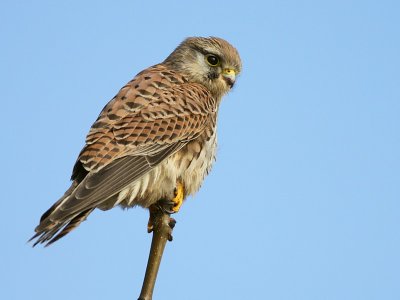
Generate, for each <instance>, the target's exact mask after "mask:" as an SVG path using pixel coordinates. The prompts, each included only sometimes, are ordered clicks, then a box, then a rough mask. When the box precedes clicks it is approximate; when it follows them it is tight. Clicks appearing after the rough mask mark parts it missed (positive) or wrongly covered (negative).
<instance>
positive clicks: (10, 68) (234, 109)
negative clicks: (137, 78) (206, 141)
mask: <svg viewBox="0 0 400 300" xmlns="http://www.w3.org/2000/svg"><path fill="white" fill-rule="evenodd" d="M399 14H400V4H399V2H398V1H351V0H347V1H340V0H339V1H294V0H292V1H290V0H288V1H243V2H239V1H238V2H222V1H221V2H216V1H209V0H204V1H200V2H198V1H197V2H192V3H188V2H183V1H164V2H161V1H159V3H157V2H144V1H108V2H106V1H64V2H57V1H10V0H8V1H7V0H6V1H2V3H1V4H0V32H1V42H2V43H1V44H2V46H1V47H0V79H1V80H0V82H1V83H0V84H1V91H2V100H1V101H2V112H3V114H2V123H3V125H4V126H3V132H2V145H3V146H2V147H1V153H2V155H1V156H2V172H1V175H0V178H1V182H2V194H3V195H2V201H1V202H0V208H1V211H2V217H1V221H0V222H1V223H0V225H1V226H0V228H1V229H0V230H1V233H2V240H3V242H2V243H3V245H2V247H1V250H0V254H1V268H0V282H1V288H0V298H1V299H55V298H56V299H59V300H61V299H97V300H100V299H136V298H135V297H137V296H138V295H139V291H140V287H141V284H142V279H143V275H144V270H145V265H146V262H147V256H148V250H149V245H150V239H151V235H148V234H147V233H146V224H147V217H148V216H147V212H146V211H145V210H143V209H140V208H136V209H131V210H128V211H122V210H120V209H118V208H117V209H113V210H111V211H108V212H101V211H97V212H95V213H93V214H92V215H90V217H89V218H88V221H87V222H85V223H83V224H82V225H81V226H80V227H79V228H78V229H77V230H76V231H74V232H73V233H71V234H70V235H68V236H67V237H65V238H63V239H62V240H60V241H59V242H57V243H56V244H54V245H53V246H52V247H49V248H46V249H43V248H41V247H38V248H34V249H32V248H31V247H30V245H28V244H26V240H27V239H28V238H29V237H30V236H31V235H32V233H33V229H34V227H35V226H36V225H37V222H38V220H39V217H40V215H41V214H42V213H43V212H44V211H45V210H46V209H47V208H48V207H49V206H50V205H51V204H52V203H53V202H54V201H56V200H57V199H58V197H60V196H61V195H62V194H63V193H64V191H65V189H66V188H67V187H68V185H69V177H70V174H71V171H72V166H73V164H74V162H75V159H76V156H77V154H78V153H79V151H80V149H81V147H82V146H83V143H84V138H85V135H86V133H87V132H88V129H89V127H90V126H91V124H92V122H93V121H94V120H95V118H96V116H97V115H98V113H99V112H100V110H101V108H102V107H103V106H104V105H105V104H106V102H107V101H108V100H110V99H111V98H112V97H113V96H114V94H115V93H116V92H117V91H118V89H119V88H120V87H122V86H123V85H124V84H125V83H126V82H127V81H129V80H130V79H131V78H132V77H133V76H134V75H135V74H136V73H137V72H139V71H140V70H142V69H144V68H146V67H148V66H150V65H153V64H156V63H158V62H160V61H162V60H163V59H164V58H165V57H166V56H167V55H168V54H169V53H170V52H171V51H172V50H173V49H174V48H175V47H176V45H177V44H178V43H179V42H181V40H182V39H184V38H185V37H187V36H193V35H201V36H210V35H213V36H220V37H223V38H225V39H227V40H229V41H230V42H231V43H232V44H234V45H235V46H236V47H237V48H238V50H239V51H240V53H241V56H242V60H243V73H242V75H241V76H240V78H239V80H238V82H237V86H236V87H235V89H234V91H233V92H232V93H230V94H229V95H228V96H227V97H226V98H225V100H224V101H223V103H222V106H221V110H220V117H219V125H218V126H219V150H218V159H217V163H216V164H215V167H214V168H213V170H212V173H211V174H210V176H209V177H208V178H207V179H206V181H205V183H204V185H203V188H202V189H201V191H200V192H199V193H198V194H197V195H196V196H195V197H194V198H190V199H188V201H187V202H186V203H185V204H184V206H183V207H182V209H181V211H180V212H179V214H177V215H176V216H175V218H176V220H177V222H178V223H177V226H176V228H175V230H174V241H173V243H169V244H168V245H167V248H166V252H165V254H164V258H163V261H162V265H161V269H160V273H159V278H158V281H157V284H156V289H155V294H154V299H185V300H188V299H189V300H192V299H194V300H196V299H241V300H242V299H274V300H275V299H279V300H292V299H296V300H303V299H304V300H314V299H315V300H321V299H324V300H325V299H340V300H354V299H362V300H368V299H385V300H390V299H400V285H399V279H400V255H399V253H400V234H399V226H400V204H399V200H400V184H399V183H400V157H399V153H400V136H399V129H400V118H399V115H400V74H399V73H400V71H399V70H400V55H399V53H400V39H399V36H400V21H399Z"/></svg>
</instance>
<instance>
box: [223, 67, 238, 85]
mask: <svg viewBox="0 0 400 300" xmlns="http://www.w3.org/2000/svg"><path fill="white" fill-rule="evenodd" d="M222 76H223V77H224V80H225V82H226V83H227V84H228V85H229V87H230V88H232V87H233V85H234V84H235V80H236V72H235V70H233V69H224V70H223V71H222Z"/></svg>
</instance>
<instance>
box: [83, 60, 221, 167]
mask: <svg viewBox="0 0 400 300" xmlns="http://www.w3.org/2000/svg"><path fill="white" fill-rule="evenodd" d="M215 111H216V103H215V100H214V99H213V98H212V96H211V95H210V94H209V92H208V91H207V90H206V89H205V87H203V86H202V85H199V84H194V83H187V81H186V79H185V78H184V77H183V76H181V75H178V74H177V73H175V72H172V71H169V70H167V69H166V68H165V67H164V66H162V65H156V66H154V67H151V68H149V69H147V70H145V71H143V72H141V73H139V74H138V75H137V76H136V77H135V78H134V79H133V80H132V81H130V82H129V83H128V84H127V85H125V86H124V87H123V88H122V89H121V90H120V92H119V93H118V94H117V95H116V96H115V97H114V99H113V100H111V101H110V102H109V103H108V104H107V105H106V107H105V108H104V109H103V111H102V112H101V114H100V116H99V117H98V119H97V121H96V122H95V123H94V124H93V126H92V128H91V130H90V132H89V134H88V136H87V138H86V146H85V148H84V149H83V150H82V152H81V154H80V156H79V160H80V161H81V162H82V164H83V166H84V167H85V169H86V170H88V171H96V170H98V169H100V168H102V167H103V166H104V165H107V164H108V163H109V162H110V161H112V160H115V159H116V158H119V157H122V156H126V155H146V154H148V153H151V152H154V151H155V152H157V147H154V145H155V144H156V145H160V146H161V145H165V144H173V143H175V142H177V141H180V142H182V141H188V140H190V139H193V138H195V137H196V136H197V135H198V134H200V133H201V132H202V130H204V127H205V125H206V123H207V121H208V120H209V119H210V117H211V115H213V113H214V112H215ZM210 114H211V115H210Z"/></svg>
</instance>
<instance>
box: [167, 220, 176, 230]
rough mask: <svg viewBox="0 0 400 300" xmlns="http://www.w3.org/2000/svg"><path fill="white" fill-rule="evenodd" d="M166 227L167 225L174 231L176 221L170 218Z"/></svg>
mask: <svg viewBox="0 0 400 300" xmlns="http://www.w3.org/2000/svg"><path fill="white" fill-rule="evenodd" d="M168 225H169V227H171V229H174V227H175V225H176V220H175V219H173V218H170V219H169V222H168Z"/></svg>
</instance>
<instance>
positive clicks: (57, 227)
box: [29, 208, 94, 247]
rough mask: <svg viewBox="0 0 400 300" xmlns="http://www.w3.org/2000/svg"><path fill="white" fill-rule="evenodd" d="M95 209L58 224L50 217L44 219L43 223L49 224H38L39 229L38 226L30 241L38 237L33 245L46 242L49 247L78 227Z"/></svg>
mask: <svg viewBox="0 0 400 300" xmlns="http://www.w3.org/2000/svg"><path fill="white" fill-rule="evenodd" d="M93 210H94V208H91V209H88V210H85V211H83V212H81V213H79V214H78V215H76V216H74V217H73V218H72V219H70V220H68V221H66V222H63V223H58V224H56V223H52V222H51V221H49V220H48V219H46V220H43V223H47V224H43V223H42V222H41V223H40V224H39V226H38V228H39V229H38V228H37V229H36V234H35V235H34V236H33V237H32V238H31V239H30V240H29V241H32V240H34V239H37V240H36V241H35V243H34V244H33V247H35V246H36V245H37V244H45V246H46V247H47V246H49V245H51V244H53V243H54V242H56V241H58V240H59V239H60V238H62V237H63V236H65V235H67V234H68V233H70V232H71V231H72V230H74V229H75V228H76V227H78V226H79V224H81V223H82V222H83V221H85V220H86V218H87V217H88V215H89V214H90V213H91V212H92V211H93ZM46 221H47V222H46Z"/></svg>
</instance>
